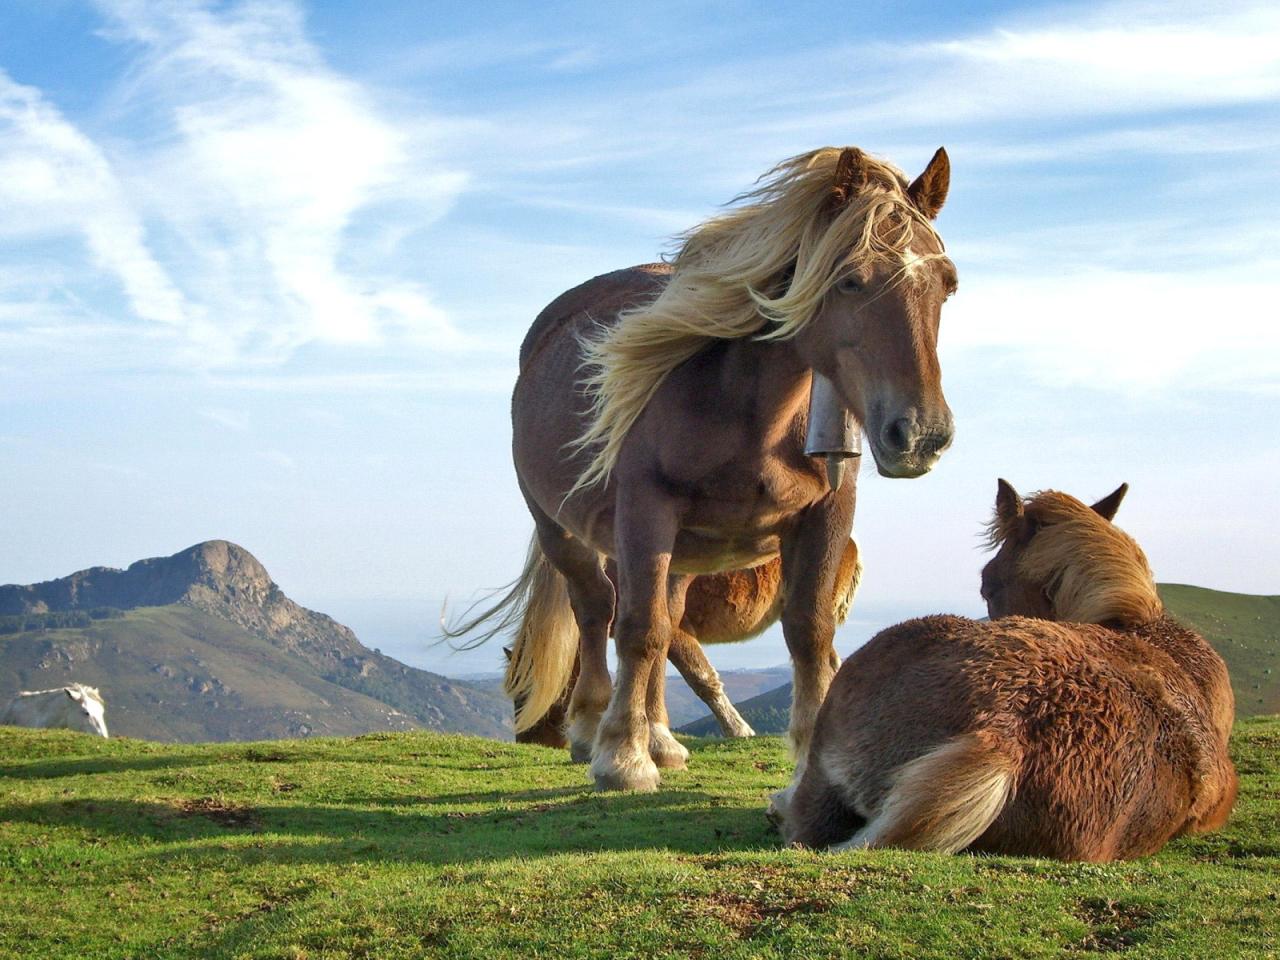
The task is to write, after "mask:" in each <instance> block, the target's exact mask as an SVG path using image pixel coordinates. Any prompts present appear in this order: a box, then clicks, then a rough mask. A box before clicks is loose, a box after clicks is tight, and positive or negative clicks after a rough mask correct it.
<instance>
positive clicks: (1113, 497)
mask: <svg viewBox="0 0 1280 960" xmlns="http://www.w3.org/2000/svg"><path fill="white" fill-rule="evenodd" d="M1128 492H1129V485H1128V484H1127V483H1122V484H1120V486H1118V487H1116V488H1115V489H1114V490H1113V491H1111V493H1108V494H1107V495H1106V496H1105V497H1103V498H1102V499H1101V500H1099V501H1098V502H1097V503H1095V504H1094V505H1093V512H1094V513H1096V514H1098V516H1100V517H1102V519H1103V520H1114V519H1115V516H1116V511H1117V510H1119V509H1120V501H1121V500H1123V499H1124V495H1125V494H1126V493H1128Z"/></svg>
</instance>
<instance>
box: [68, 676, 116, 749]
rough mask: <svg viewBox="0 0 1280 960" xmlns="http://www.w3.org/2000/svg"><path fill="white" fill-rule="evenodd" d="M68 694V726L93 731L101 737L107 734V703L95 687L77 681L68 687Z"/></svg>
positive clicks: (84, 731) (85, 731)
mask: <svg viewBox="0 0 1280 960" xmlns="http://www.w3.org/2000/svg"><path fill="white" fill-rule="evenodd" d="M63 692H64V693H66V695H67V701H68V703H67V707H66V726H67V728H68V729H70V730H79V731H81V732H82V733H93V734H97V735H98V736H100V737H105V736H106V735H107V718H106V704H105V703H104V702H103V700H102V694H100V693H99V692H98V691H97V690H96V689H95V688H93V687H86V686H85V685H84V684H81V683H77V684H74V685H72V686H70V687H66V688H65V689H64V691H63Z"/></svg>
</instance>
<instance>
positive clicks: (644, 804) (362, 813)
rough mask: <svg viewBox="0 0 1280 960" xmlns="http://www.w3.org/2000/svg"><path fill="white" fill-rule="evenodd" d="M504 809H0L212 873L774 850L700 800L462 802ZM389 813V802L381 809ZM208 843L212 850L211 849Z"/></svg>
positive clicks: (754, 826) (755, 823)
mask: <svg viewBox="0 0 1280 960" xmlns="http://www.w3.org/2000/svg"><path fill="white" fill-rule="evenodd" d="M486 798H501V799H502V800H503V801H505V802H506V803H507V807H506V808H505V809H503V810H486V811H481V812H468V811H459V810H440V809H439V807H440V806H441V805H442V803H441V801H442V799H443V798H440V797H434V798H431V803H430V807H427V805H426V804H419V805H405V806H399V805H397V806H395V807H383V808H381V809H375V810H369V809H358V808H352V807H349V806H347V805H345V804H344V805H342V806H323V805H316V804H305V805H289V804H265V805H263V804H258V805H255V804H240V803H235V802H233V801H232V802H227V803H222V802H221V801H215V800H214V798H206V802H201V801H199V800H191V799H190V798H187V799H175V800H174V801H172V802H160V801H155V800H115V799H112V800H96V799H95V800H75V799H69V800H60V801H46V802H41V803H27V804H23V803H10V804H4V805H0V820H2V821H8V822H10V823H28V824H36V825H39V826H41V827H48V828H59V827H68V826H70V827H75V828H79V829H82V830H85V831H87V832H90V833H93V834H98V835H107V836H116V837H119V838H124V839H145V840H147V841H150V842H153V843H159V844H162V845H163V846H161V847H159V848H158V849H156V851H155V855H156V856H158V857H161V858H164V857H181V858H183V859H187V860H189V859H192V858H207V859H208V860H209V862H210V865H213V864H215V863H217V864H222V865H226V866H236V865H249V864H254V863H281V864H342V863H351V862H358V861H364V862H368V861H377V862H387V861H402V862H412V863H430V864H439V865H443V864H459V863H467V862H472V861H479V860H494V859H504V858H507V857H513V856H519V857H536V856H550V855H554V854H559V853H589V852H597V851H617V850H653V849H665V850H674V851H678V852H686V853H699V854H701V853H707V852H711V851H736V850H760V849H770V848H775V847H777V846H778V839H777V835H776V834H775V833H774V832H773V830H772V828H771V827H770V826H769V824H768V823H767V821H766V820H765V817H764V809H763V803H761V804H759V805H750V806H742V805H731V804H728V803H725V801H724V798H723V797H714V796H711V795H710V794H707V793H704V792H702V791H693V790H666V791H662V792H659V793H651V794H625V793H616V794H596V793H591V792H588V791H584V790H581V789H575V788H549V789H539V790H525V791H512V792H509V793H497V792H495V793H482V794H462V795H458V797H457V799H458V800H463V801H464V802H473V801H475V802H484V801H485V800H486ZM379 802H381V803H385V802H386V801H385V800H381V801H379ZM206 841H216V842H215V843H206Z"/></svg>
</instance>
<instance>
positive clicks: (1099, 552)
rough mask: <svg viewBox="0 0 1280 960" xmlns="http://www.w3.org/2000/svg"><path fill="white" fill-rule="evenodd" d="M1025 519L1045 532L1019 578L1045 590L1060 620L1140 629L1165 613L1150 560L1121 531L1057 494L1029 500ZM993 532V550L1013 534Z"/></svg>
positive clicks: (994, 526)
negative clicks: (1035, 583) (1026, 578)
mask: <svg viewBox="0 0 1280 960" xmlns="http://www.w3.org/2000/svg"><path fill="white" fill-rule="evenodd" d="M1025 516H1026V520H1027V521H1028V522H1030V523H1032V524H1036V525H1038V526H1039V528H1040V529H1039V530H1038V532H1037V533H1036V534H1035V536H1034V537H1032V538H1031V541H1030V543H1029V544H1028V546H1027V549H1026V552H1025V553H1024V554H1023V555H1022V556H1021V557H1020V558H1019V560H1018V572H1019V574H1021V575H1023V576H1025V577H1028V578H1030V579H1032V580H1034V581H1035V582H1038V583H1042V584H1044V585H1045V589H1046V590H1048V592H1049V596H1050V598H1051V600H1052V601H1053V609H1054V613H1055V616H1056V618H1057V619H1059V620H1066V621H1070V622H1073V623H1119V624H1122V625H1124V626H1135V625H1137V624H1140V623H1146V622H1147V621H1149V620H1153V619H1155V618H1156V617H1158V616H1160V615H1161V614H1162V613H1163V612H1164V604H1163V603H1161V601H1160V596H1159V594H1158V593H1156V585H1155V579H1154V577H1152V575H1151V568H1150V566H1149V565H1148V564H1147V557H1146V554H1144V553H1143V552H1142V548H1141V547H1139V546H1138V544H1137V543H1136V542H1135V541H1134V539H1133V538H1132V537H1131V536H1129V535H1128V534H1127V533H1125V532H1124V531H1123V530H1121V529H1120V528H1119V527H1117V526H1115V525H1114V524H1112V523H1111V522H1110V521H1108V520H1106V519H1104V518H1103V517H1101V516H1099V515H1098V514H1097V513H1095V512H1094V511H1093V510H1092V509H1091V508H1090V507H1088V506H1087V505H1085V504H1084V503H1081V502H1080V501H1079V500H1077V499H1076V498H1075V497H1072V496H1069V495H1068V494H1065V493H1060V492H1058V491H1056V490H1047V491H1043V492H1041V493H1035V494H1032V495H1031V496H1030V497H1028V498H1027V499H1026V502H1025ZM989 529H990V542H991V544H992V545H993V546H994V545H998V544H1000V543H1002V542H1003V541H1004V540H1005V539H1007V538H1008V537H1009V536H1011V535H1012V533H1013V532H1012V531H1011V530H1008V529H1004V528H1003V527H1002V525H1001V524H1000V523H999V522H998V520H993V521H992V523H991V526H990V528H989Z"/></svg>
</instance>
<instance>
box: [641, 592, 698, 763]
mask: <svg viewBox="0 0 1280 960" xmlns="http://www.w3.org/2000/svg"><path fill="white" fill-rule="evenodd" d="M692 579H693V578H692V577H672V578H671V583H670V586H669V588H668V590H667V611H668V613H669V614H670V616H671V620H672V622H673V623H674V622H675V620H676V618H677V617H679V616H680V615H681V614H682V613H683V607H684V594H685V591H686V590H687V589H688V586H689V581H690V580H692ZM676 632H677V631H676V630H675V628H673V630H672V643H674V641H675V633H676ZM671 649H672V648H669V649H668V651H667V654H668V657H670V655H671ZM708 666H710V664H708ZM666 674H667V671H666V664H665V663H663V662H662V661H659V662H658V665H657V667H655V668H654V670H653V671H652V672H651V673H650V674H649V690H648V693H647V696H646V699H645V713H646V714H647V716H648V718H649V756H650V757H652V758H653V762H654V763H656V764H657V765H658V766H659V767H666V768H669V769H673V770H683V769H684V768H685V764H686V763H687V762H688V760H689V751H688V750H686V749H685V747H684V744H682V743H681V742H680V741H679V740H677V739H676V738H675V737H674V736H672V735H671V726H670V720H669V719H668V717H667V697H666V686H667V675H666Z"/></svg>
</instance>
